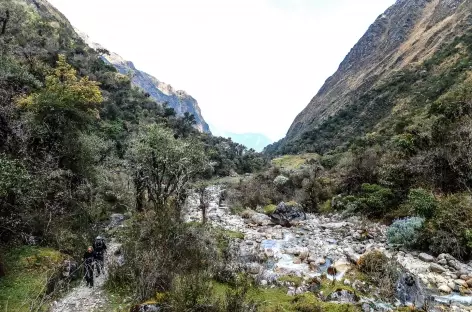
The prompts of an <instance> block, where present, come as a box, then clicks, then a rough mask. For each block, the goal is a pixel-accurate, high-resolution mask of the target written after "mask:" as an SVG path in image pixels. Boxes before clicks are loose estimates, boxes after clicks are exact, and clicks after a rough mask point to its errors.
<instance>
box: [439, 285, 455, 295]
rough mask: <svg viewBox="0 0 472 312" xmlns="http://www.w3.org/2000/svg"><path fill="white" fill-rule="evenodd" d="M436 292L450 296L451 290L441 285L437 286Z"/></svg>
mask: <svg viewBox="0 0 472 312" xmlns="http://www.w3.org/2000/svg"><path fill="white" fill-rule="evenodd" d="M438 290H439V291H440V292H442V293H445V294H450V293H452V289H451V288H449V286H447V285H441V286H439V287H438Z"/></svg>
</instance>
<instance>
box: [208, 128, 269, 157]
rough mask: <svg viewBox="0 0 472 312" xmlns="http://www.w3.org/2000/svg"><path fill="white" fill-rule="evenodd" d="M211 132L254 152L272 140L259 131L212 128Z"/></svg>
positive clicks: (260, 149) (259, 150)
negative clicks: (245, 131)
mask: <svg viewBox="0 0 472 312" xmlns="http://www.w3.org/2000/svg"><path fill="white" fill-rule="evenodd" d="M212 133H213V134H214V135H218V136H221V137H225V138H231V139H232V140H233V141H234V142H236V143H239V144H242V145H244V146H246V147H248V148H252V149H254V150H255V151H256V152H261V151H262V150H263V149H264V147H266V146H267V145H269V144H271V143H273V142H274V141H272V140H271V139H269V138H268V137H266V136H265V135H263V134H261V133H233V132H227V131H215V130H214V129H213V131H212Z"/></svg>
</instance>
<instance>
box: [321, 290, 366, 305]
mask: <svg viewBox="0 0 472 312" xmlns="http://www.w3.org/2000/svg"><path fill="white" fill-rule="evenodd" d="M327 299H328V301H335V302H339V303H355V302H357V301H359V297H358V296H356V294H355V293H353V292H351V291H349V290H345V289H343V290H338V291H335V292H333V293H331V294H330V295H329V296H328V298H327Z"/></svg>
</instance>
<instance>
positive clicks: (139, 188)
mask: <svg viewBox="0 0 472 312" xmlns="http://www.w3.org/2000/svg"><path fill="white" fill-rule="evenodd" d="M127 158H128V160H129V164H130V169H131V173H132V175H133V176H134V181H135V188H136V196H137V197H136V208H137V209H138V210H141V209H143V208H144V205H143V200H144V197H145V196H144V195H147V198H148V201H149V202H151V203H152V204H153V205H154V208H155V209H158V208H159V207H162V206H166V205H167V204H168V203H169V200H171V199H173V201H174V202H179V201H180V200H181V199H182V197H184V196H185V189H186V187H187V186H188V185H189V183H190V182H191V181H192V179H193V178H195V177H196V176H197V175H198V174H199V173H201V172H203V171H204V170H205V168H206V166H207V164H208V160H207V158H206V156H205V154H204V150H203V146H202V144H201V142H199V141H196V140H195V139H188V140H184V139H176V138H174V136H173V134H172V132H171V131H170V130H168V129H165V128H163V127H161V126H159V125H155V124H154V125H149V126H146V127H144V128H143V129H142V130H141V131H140V133H139V134H138V135H137V136H136V137H135V138H134V139H133V140H132V142H131V146H130V150H129V151H128V154H127Z"/></svg>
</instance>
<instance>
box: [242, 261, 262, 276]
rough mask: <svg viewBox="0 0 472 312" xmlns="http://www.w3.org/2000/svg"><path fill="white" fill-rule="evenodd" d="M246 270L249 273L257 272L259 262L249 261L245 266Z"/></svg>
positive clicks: (259, 266)
mask: <svg viewBox="0 0 472 312" xmlns="http://www.w3.org/2000/svg"><path fill="white" fill-rule="evenodd" d="M246 271H247V272H248V273H250V274H259V273H260V271H261V265H260V264H259V263H249V264H248V265H247V266H246Z"/></svg>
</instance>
